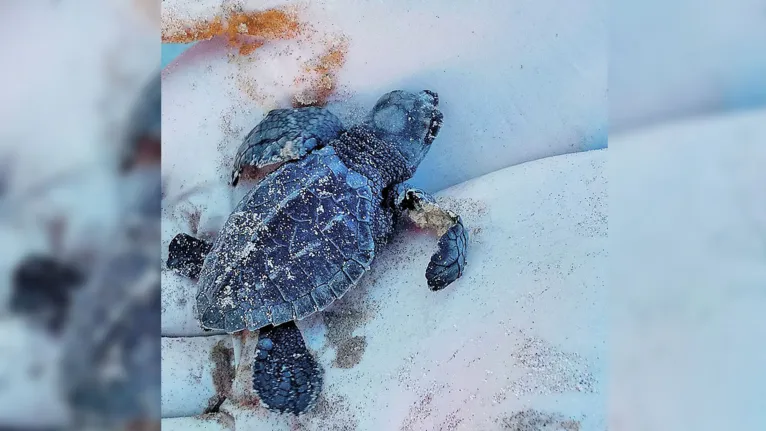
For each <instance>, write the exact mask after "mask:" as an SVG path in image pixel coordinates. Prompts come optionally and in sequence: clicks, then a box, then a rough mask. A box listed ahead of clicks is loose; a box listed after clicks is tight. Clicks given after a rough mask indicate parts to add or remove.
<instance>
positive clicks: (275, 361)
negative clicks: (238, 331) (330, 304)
mask: <svg viewBox="0 0 766 431" xmlns="http://www.w3.org/2000/svg"><path fill="white" fill-rule="evenodd" d="M253 390H255V392H256V393H257V394H258V397H259V398H260V400H261V404H262V405H263V406H264V407H266V408H267V409H269V410H272V411H277V412H279V413H285V412H289V413H292V414H295V415H299V414H301V413H305V412H306V411H308V410H310V409H311V408H312V407H314V405H315V404H316V399H317V397H318V396H319V393H320V392H321V391H322V369H321V368H320V367H319V364H318V363H317V362H316V360H315V359H314V357H313V356H312V355H311V353H310V352H309V350H308V348H307V347H306V344H305V343H304V342H303V336H301V332H300V330H299V329H298V327H297V326H296V325H295V322H293V321H291V322H287V323H284V324H282V325H279V326H276V327H274V326H267V327H265V328H263V329H261V331H260V333H259V334H258V345H257V350H256V355H255V361H254V362H253Z"/></svg>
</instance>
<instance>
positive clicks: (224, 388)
mask: <svg viewBox="0 0 766 431" xmlns="http://www.w3.org/2000/svg"><path fill="white" fill-rule="evenodd" d="M233 357H234V349H232V348H231V347H228V346H226V343H225V342H224V341H223V340H221V341H219V342H218V343H217V344H216V345H215V347H213V350H212V351H211V352H210V360H211V361H213V364H214V367H213V386H214V387H215V395H213V396H212V397H210V399H209V400H208V402H207V408H206V409H205V413H214V412H217V411H218V409H219V408H220V407H221V404H223V402H224V401H225V400H226V398H228V397H229V396H230V395H231V385H232V382H233V381H234V364H233Z"/></svg>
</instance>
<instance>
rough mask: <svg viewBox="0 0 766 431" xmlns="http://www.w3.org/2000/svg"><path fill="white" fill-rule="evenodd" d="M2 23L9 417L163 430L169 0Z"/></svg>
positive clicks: (12, 421)
mask: <svg viewBox="0 0 766 431" xmlns="http://www.w3.org/2000/svg"><path fill="white" fill-rule="evenodd" d="M0 33H2V37H3V40H4V41H5V42H3V43H2V44H0V58H2V60H0V62H1V63H2V65H3V67H2V68H0V69H1V70H0V79H1V80H2V84H1V85H0V101H1V103H0V105H2V107H0V161H2V162H1V163H0V208H1V209H0V237H1V238H2V239H0V243H2V245H3V249H2V253H0V262H2V263H0V265H1V267H2V270H0V272H2V279H0V429H65V428H69V429H86V428H88V429H93V428H95V429H112V428H124V427H126V426H129V427H132V428H131V429H151V428H152V427H153V426H154V427H155V428H156V427H158V422H157V421H156V420H155V419H156V418H157V417H158V415H159V413H158V411H157V409H158V408H159V407H158V404H159V383H160V382H159V343H158V335H159V321H160V320H159V319H160V316H159V314H160V313H159V305H158V304H159V275H158V259H159V255H158V252H157V243H158V241H159V235H158V232H159V196H160V175H159V174H160V168H159V138H160V128H159V123H160V116H159V114H160V94H159V61H160V50H159V1H154V0H149V1H132V0H126V1H108V2H104V1H89V0H86V1H79V0H78V1H33V2H26V1H8V2H3V3H2V5H0ZM139 370H140V371H139ZM155 371H156V372H155Z"/></svg>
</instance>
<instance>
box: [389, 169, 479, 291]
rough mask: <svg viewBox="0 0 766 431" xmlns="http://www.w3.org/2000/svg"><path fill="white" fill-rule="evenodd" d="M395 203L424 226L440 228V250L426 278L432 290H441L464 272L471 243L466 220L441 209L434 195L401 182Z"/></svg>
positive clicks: (420, 225)
mask: <svg viewBox="0 0 766 431" xmlns="http://www.w3.org/2000/svg"><path fill="white" fill-rule="evenodd" d="M395 199H396V201H395V205H396V206H397V208H398V209H399V210H401V211H403V212H406V213H407V215H408V216H409V218H410V219H411V220H412V221H413V222H414V223H415V224H416V225H418V227H420V228H425V229H431V230H434V231H436V233H437V234H438V235H439V236H440V238H439V243H438V249H437V251H436V253H434V254H433V255H432V256H431V262H429V264H428V268H426V280H427V281H428V287H429V288H431V290H441V289H444V288H445V287H447V286H448V285H449V284H450V283H452V282H453V281H455V280H457V279H458V278H460V276H462V275H463V271H464V269H465V262H466V251H467V246H468V231H467V230H466V229H465V227H464V226H463V220H462V219H461V218H460V216H459V215H457V214H455V213H454V212H452V211H450V210H448V209H445V208H441V207H440V206H439V205H438V204H437V203H436V200H435V199H434V198H433V196H431V195H430V194H428V193H426V192H424V191H423V190H420V189H418V188H415V187H412V186H410V185H408V184H400V185H399V186H397V188H396V198H395Z"/></svg>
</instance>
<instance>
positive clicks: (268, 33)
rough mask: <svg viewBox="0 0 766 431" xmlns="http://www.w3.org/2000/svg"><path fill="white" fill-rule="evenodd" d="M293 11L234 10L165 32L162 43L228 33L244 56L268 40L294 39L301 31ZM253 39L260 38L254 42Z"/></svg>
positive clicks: (200, 38) (203, 38)
mask: <svg viewBox="0 0 766 431" xmlns="http://www.w3.org/2000/svg"><path fill="white" fill-rule="evenodd" d="M300 28H301V26H300V23H299V22H298V19H297V17H296V16H295V15H294V14H291V13H288V12H286V11H283V10H279V9H269V10H265V11H255V12H231V13H229V14H228V15H227V16H223V17H220V16H216V17H214V18H213V19H212V20H206V21H201V22H196V23H192V24H189V25H185V26H183V28H176V30H175V31H173V32H168V33H164V34H163V35H162V42H163V43H190V42H197V41H201V40H209V39H212V38H214V37H215V36H226V37H227V40H228V43H229V46H232V47H235V48H239V52H240V54H242V55H248V54H251V53H252V52H253V51H255V50H256V49H257V48H259V47H260V46H262V45H263V44H264V41H267V40H279V39H292V38H294V37H296V36H298V35H299V34H300ZM250 38H257V39H259V40H256V41H253V40H252V39H250Z"/></svg>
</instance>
